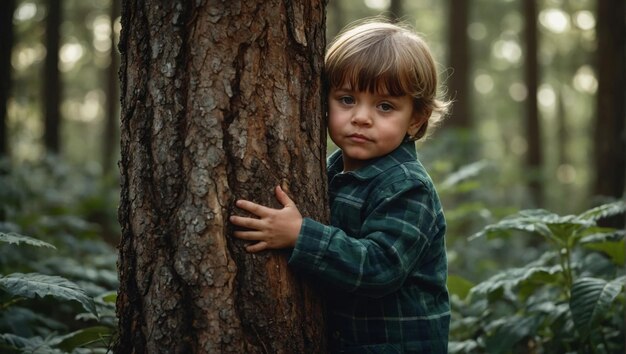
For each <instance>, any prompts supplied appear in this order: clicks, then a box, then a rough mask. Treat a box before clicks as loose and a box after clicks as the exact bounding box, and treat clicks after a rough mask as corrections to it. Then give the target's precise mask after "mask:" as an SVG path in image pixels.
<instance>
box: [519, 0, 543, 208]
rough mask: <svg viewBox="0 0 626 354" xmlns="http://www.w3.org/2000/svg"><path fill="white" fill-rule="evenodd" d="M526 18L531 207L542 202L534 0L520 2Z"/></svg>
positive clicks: (527, 132) (541, 158) (527, 120)
mask: <svg viewBox="0 0 626 354" xmlns="http://www.w3.org/2000/svg"><path fill="white" fill-rule="evenodd" d="M523 6H524V18H525V24H526V25H525V29H524V34H525V43H526V55H525V64H526V65H525V69H526V71H525V77H526V86H527V88H528V96H527V98H526V141H527V142H528V144H527V145H528V151H527V152H526V167H527V171H528V173H529V182H528V188H529V190H530V197H531V202H532V204H533V207H541V206H542V205H543V177H542V165H543V156H542V153H543V144H542V143H541V125H540V123H539V111H538V107H537V87H538V82H539V65H538V63H537V14H538V12H537V2H536V0H529V1H524V2H523Z"/></svg>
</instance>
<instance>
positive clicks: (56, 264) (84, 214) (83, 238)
mask: <svg viewBox="0 0 626 354" xmlns="http://www.w3.org/2000/svg"><path fill="white" fill-rule="evenodd" d="M0 171H2V172H0V184H1V185H2V186H3V188H1V189H0V352H2V353H5V352H7V353H65V352H73V353H78V352H85V351H87V350H88V352H90V353H92V352H106V351H107V348H108V346H109V343H110V341H111V339H112V337H113V336H114V332H115V328H116V322H117V321H116V319H115V301H116V289H117V285H118V283H117V274H116V270H115V259H116V254H115V252H114V249H113V247H111V246H110V245H109V244H107V243H106V242H103V240H102V237H104V236H106V237H107V238H109V239H110V238H112V237H113V236H112V235H113V234H114V233H115V232H116V229H115V228H114V226H113V225H115V224H116V222H115V219H114V217H113V216H112V215H113V214H112V213H111V212H110V210H115V199H114V198H112V197H111V196H112V194H111V193H115V188H112V187H111V186H110V185H103V182H102V178H101V177H100V176H97V175H95V174H94V173H93V172H89V171H83V170H80V169H78V168H70V166H68V165H67V164H65V163H64V162H62V161H60V160H57V159H47V160H44V161H42V162H39V163H33V164H25V165H22V166H11V165H9V164H8V163H7V164H6V165H0ZM105 233H108V234H107V235H105ZM26 235H36V237H32V236H26Z"/></svg>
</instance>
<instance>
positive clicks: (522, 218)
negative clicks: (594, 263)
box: [471, 209, 595, 248]
mask: <svg viewBox="0 0 626 354" xmlns="http://www.w3.org/2000/svg"><path fill="white" fill-rule="evenodd" d="M594 225H595V222H594V221H592V220H585V219H581V218H579V217H577V216H574V215H565V216H559V215H558V214H554V213H551V212H549V211H547V210H544V209H533V210H522V211H520V212H518V213H517V214H514V215H511V216H508V217H506V218H504V219H502V220H500V221H499V222H498V223H496V224H493V225H489V226H487V227H485V228H484V229H483V230H482V231H480V232H478V233H477V234H475V235H473V236H471V238H476V237H481V236H487V237H489V238H493V237H502V236H508V235H510V234H511V231H523V232H527V233H531V234H536V235H540V236H542V237H544V238H546V239H548V240H551V241H553V242H555V243H556V244H558V245H559V246H560V247H566V246H569V247H568V248H571V245H573V243H574V241H575V239H574V236H576V235H577V233H578V232H579V231H580V230H584V229H587V228H590V227H593V226H594Z"/></svg>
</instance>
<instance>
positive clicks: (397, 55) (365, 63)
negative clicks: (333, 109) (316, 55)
mask: <svg viewBox="0 0 626 354" xmlns="http://www.w3.org/2000/svg"><path fill="white" fill-rule="evenodd" d="M392 39H393V38H391V37H387V38H381V39H380V40H379V42H378V43H376V44H377V45H368V46H365V47H361V50H355V51H351V52H350V51H348V52H347V53H344V55H343V58H336V59H337V60H332V59H333V58H332V57H330V58H327V59H328V61H327V63H326V64H327V65H326V78H327V80H328V84H329V86H330V88H342V87H348V88H349V89H351V90H355V91H363V92H366V91H367V92H370V93H376V94H381V95H389V96H404V95H411V96H414V94H415V86H416V84H417V82H415V81H416V80H415V79H416V78H415V72H414V70H411V69H412V65H413V63H411V62H410V60H406V59H407V58H406V56H405V55H403V54H405V53H401V52H400V50H399V46H398V43H393V41H392Z"/></svg>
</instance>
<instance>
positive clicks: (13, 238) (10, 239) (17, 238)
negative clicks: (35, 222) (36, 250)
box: [0, 232, 56, 249]
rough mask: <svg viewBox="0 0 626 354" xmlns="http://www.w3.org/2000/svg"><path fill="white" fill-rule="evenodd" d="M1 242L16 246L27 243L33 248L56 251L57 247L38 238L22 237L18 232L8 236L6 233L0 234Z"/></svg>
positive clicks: (10, 233)
mask: <svg viewBox="0 0 626 354" xmlns="http://www.w3.org/2000/svg"><path fill="white" fill-rule="evenodd" d="M0 242H7V243H12V244H16V245H19V244H20V243H25V244H27V245H31V246H37V247H49V248H54V249H56V247H54V246H53V245H51V244H49V243H48V242H44V241H41V240H38V239H36V238H33V237H30V236H24V235H20V234H18V233H17V232H9V233H8V234H7V233H4V232H0Z"/></svg>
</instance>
